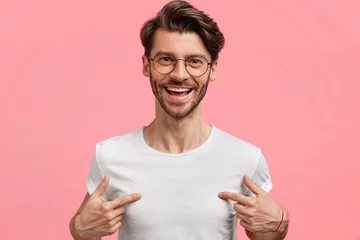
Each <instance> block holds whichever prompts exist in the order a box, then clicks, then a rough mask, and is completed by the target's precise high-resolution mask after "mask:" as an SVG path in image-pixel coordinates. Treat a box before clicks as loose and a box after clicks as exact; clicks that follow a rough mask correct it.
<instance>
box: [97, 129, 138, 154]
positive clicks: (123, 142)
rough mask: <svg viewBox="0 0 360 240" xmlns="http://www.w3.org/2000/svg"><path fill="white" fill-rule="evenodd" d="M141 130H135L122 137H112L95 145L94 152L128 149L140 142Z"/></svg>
mask: <svg viewBox="0 0 360 240" xmlns="http://www.w3.org/2000/svg"><path fill="white" fill-rule="evenodd" d="M141 134H142V129H135V130H132V131H130V132H127V133H124V134H122V135H117V136H112V137H109V138H107V139H104V140H100V141H98V142H97V143H96V151H97V152H99V151H106V152H111V151H114V150H120V149H129V148H130V147H133V146H134V145H136V144H139V142H140V141H141V139H142V138H141Z"/></svg>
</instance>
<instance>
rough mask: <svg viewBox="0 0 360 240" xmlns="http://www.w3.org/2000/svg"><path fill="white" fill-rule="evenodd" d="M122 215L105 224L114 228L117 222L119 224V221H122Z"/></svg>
mask: <svg viewBox="0 0 360 240" xmlns="http://www.w3.org/2000/svg"><path fill="white" fill-rule="evenodd" d="M121 219H122V216H117V217H116V218H114V219H113V220H111V221H109V222H106V223H105V225H106V226H107V227H108V228H112V227H114V226H115V225H116V224H118V223H119V222H121Z"/></svg>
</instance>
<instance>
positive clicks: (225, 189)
mask: <svg viewBox="0 0 360 240" xmlns="http://www.w3.org/2000/svg"><path fill="white" fill-rule="evenodd" d="M140 35H141V41H142V44H143V46H144V48H145V53H144V56H143V57H142V61H143V69H142V71H143V74H144V76H145V77H149V79H150V84H151V88H152V91H153V93H154V95H155V99H156V109H155V110H156V117H155V119H154V120H153V122H151V123H150V124H149V125H148V126H146V127H143V128H141V129H137V130H134V131H132V132H130V133H127V134H124V135H122V136H117V137H112V138H110V139H107V140H104V141H102V142H99V143H98V144H97V145H96V150H95V155H94V158H93V160H92V162H91V167H90V173H89V178H88V181H87V188H88V193H86V196H85V198H84V201H83V203H82V204H81V206H80V208H79V210H78V211H77V213H76V214H75V216H74V217H73V218H72V219H71V221H70V231H71V233H72V236H73V237H74V239H79V240H80V239H81V240H87V239H89V240H94V239H101V238H102V237H103V236H106V235H111V234H113V233H115V232H116V231H118V230H119V231H118V234H119V235H118V238H119V239H121V240H130V239H131V240H169V239H171V240H176V239H186V240H192V239H194V240H195V239H196V240H201V239H204V240H212V239H214V240H215V239H221V240H223V239H231V240H235V239H236V224H237V219H240V225H241V226H242V227H244V229H245V231H246V234H247V236H248V237H249V238H250V239H257V240H259V239H269V240H270V239H283V238H284V237H285V235H286V233H287V228H288V227H287V226H288V215H287V212H286V211H284V210H283V209H282V208H281V207H280V206H279V205H278V204H276V203H275V202H274V201H273V200H272V199H271V198H270V196H269V195H268V194H267V192H268V191H270V189H271V188H272V182H271V179H270V174H269V171H268V167H267V164H266V161H265V159H264V156H263V155H262V152H261V150H260V149H259V148H258V147H256V146H253V145H252V144H250V143H247V142H245V141H243V140H241V139H238V138H236V137H234V136H232V135H230V134H228V133H225V132H223V131H222V130H220V129H218V128H217V127H215V126H214V125H212V124H209V123H207V122H206V121H205V120H204V119H203V118H202V115H201V101H202V99H203V97H204V96H205V94H206V90H207V87H208V84H209V82H210V81H213V80H215V77H216V67H217V63H218V54H219V52H220V50H221V49H222V48H223V46H224V36H223V34H222V33H221V32H220V30H219V28H218V26H217V24H216V23H215V22H214V21H213V20H212V19H211V18H210V17H208V16H207V15H205V14H204V13H203V12H201V11H199V10H198V9H196V8H194V7H193V6H191V5H190V4H189V3H187V2H185V1H172V2H169V3H168V4H166V5H165V6H164V7H163V9H162V10H161V11H160V12H159V13H158V14H157V16H156V17H155V18H154V19H151V20H149V21H147V22H146V23H145V24H144V26H143V28H142V29H141V34H140Z"/></svg>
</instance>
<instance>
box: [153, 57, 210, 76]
mask: <svg viewBox="0 0 360 240" xmlns="http://www.w3.org/2000/svg"><path fill="white" fill-rule="evenodd" d="M149 59H150V60H151V61H153V62H154V68H155V70H156V71H157V72H158V73H160V74H169V73H171V72H172V71H174V69H175V67H176V64H177V61H178V60H183V61H184V63H185V69H186V71H187V72H188V73H189V74H190V75H191V76H193V77H200V76H202V75H204V74H205V73H206V72H207V70H208V68H209V66H210V65H211V62H209V61H208V60H207V59H206V58H205V57H203V56H190V57H188V58H186V59H180V58H176V57H175V56H174V55H171V54H166V53H159V54H156V55H155V57H154V58H151V57H150V56H149Z"/></svg>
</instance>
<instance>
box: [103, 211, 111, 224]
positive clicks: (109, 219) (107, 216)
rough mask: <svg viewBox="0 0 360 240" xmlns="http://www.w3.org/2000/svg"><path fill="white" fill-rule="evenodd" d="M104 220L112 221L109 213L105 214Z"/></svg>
mask: <svg viewBox="0 0 360 240" xmlns="http://www.w3.org/2000/svg"><path fill="white" fill-rule="evenodd" d="M104 219H105V221H107V222H110V221H111V220H112V217H111V215H110V213H106V214H105V215H104Z"/></svg>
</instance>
